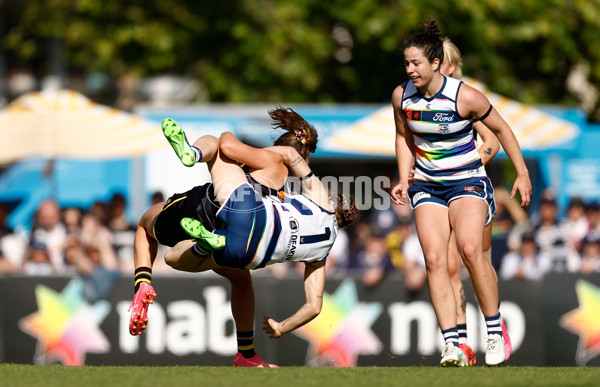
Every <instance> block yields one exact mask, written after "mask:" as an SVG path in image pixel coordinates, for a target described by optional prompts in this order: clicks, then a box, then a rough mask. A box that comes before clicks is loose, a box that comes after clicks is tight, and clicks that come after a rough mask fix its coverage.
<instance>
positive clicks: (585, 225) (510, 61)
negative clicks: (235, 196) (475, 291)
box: [0, 0, 600, 365]
mask: <svg viewBox="0 0 600 387" xmlns="http://www.w3.org/2000/svg"><path fill="white" fill-rule="evenodd" d="M429 19H437V20H438V22H439V25H440V29H441V31H442V33H443V34H445V35H446V36H448V37H450V38H451V39H452V41H453V42H454V43H455V44H456V45H457V46H458V47H459V49H460V50H461V53H462V61H463V74H464V75H465V76H466V77H467V78H465V81H466V82H467V83H469V84H472V85H474V86H475V87H478V88H479V89H480V90H482V91H484V92H485V94H486V95H487V96H488V98H490V100H491V101H492V103H493V104H494V106H495V107H496V108H497V109H498V110H499V111H500V113H501V114H502V115H503V116H504V118H505V119H506V120H507V121H508V122H509V123H510V124H511V127H512V128H513V130H514V131H515V133H516V135H517V138H518V139H519V142H520V144H521V146H522V149H523V153H524V155H525V158H526V161H527V164H528V167H529V171H530V174H531V177H532V182H533V184H534V198H533V202H532V205H531V206H530V207H529V208H528V209H526V210H523V209H521V208H520V207H519V206H518V205H517V206H515V203H516V202H515V200H512V201H511V200H510V198H509V197H508V193H509V192H510V190H511V189H512V182H513V181H514V178H515V173H514V168H513V167H512V164H511V163H510V160H508V159H507V157H506V155H505V154H504V153H503V151H500V153H499V154H498V156H497V157H496V158H494V160H492V161H491V163H490V164H488V166H487V168H486V169H487V170H488V174H489V175H490V177H491V179H492V182H493V183H494V186H495V190H496V201H497V206H498V213H497V215H496V217H495V219H494V229H493V230H494V231H493V232H494V238H493V245H492V246H493V247H492V259H493V265H494V267H495V268H496V269H497V271H498V273H499V276H500V278H501V280H502V281H526V282H527V283H529V284H531V286H534V287H536V289H538V288H540V289H541V287H542V286H543V285H542V282H543V281H544V278H548V276H554V275H556V274H561V275H564V277H563V278H569V280H568V281H567V282H568V286H571V285H572V283H574V282H573V281H576V280H577V279H584V280H586V281H591V283H595V284H596V285H598V286H600V285H599V284H600V282H599V281H598V274H597V273H600V237H599V236H598V235H599V234H598V233H599V232H600V216H599V207H600V206H599V203H600V153H599V152H598V149H597V145H596V144H598V143H600V90H599V89H600V43H599V40H598V36H599V32H598V31H600V1H598V0H586V1H562V0H548V1H545V2H543V3H540V2H539V1H534V0H500V1H499V0H480V1H477V2H472V1H468V0H453V1H438V0H403V1H385V2H381V1H374V0H354V1H346V0H332V1H326V2H324V1H317V0H298V1H294V2H282V1H272V0H235V1H221V2H212V1H211V2H199V1H192V0H170V1H168V2H165V1H154V0H126V1H124V0H102V1H100V0H77V1H67V0H22V1H9V0H0V39H1V41H2V45H1V46H0V108H1V110H0V227H1V228H0V279H2V278H5V279H6V278H22V277H30V276H32V277H34V278H36V280H35V281H34V282H33V283H45V282H44V279H47V278H53V277H59V278H63V279H64V280H65V281H66V280H68V279H69V278H71V277H74V276H75V277H76V276H80V277H82V278H84V279H86V278H87V279H88V282H86V283H87V284H88V285H89V284H90V283H95V282H94V279H95V278H96V277H94V276H95V275H98V276H100V277H99V278H102V281H103V282H104V283H105V285H106V286H101V287H98V286H97V284H96V285H89V286H92V288H89V286H88V288H89V289H91V290H88V293H86V294H87V295H88V296H87V297H88V301H89V302H93V301H95V300H97V299H102V298H105V297H117V296H115V295H114V292H113V293H111V291H113V290H114V286H115V285H114V284H116V283H117V284H118V283H120V282H119V281H124V282H126V283H129V282H130V281H131V279H132V278H133V237H134V234H135V227H136V225H137V222H138V220H139V217H140V216H141V214H142V213H143V212H144V211H145V210H146V209H147V208H149V206H150V205H151V204H152V203H153V202H157V201H161V200H164V199H165V198H168V197H169V196H170V195H172V194H173V193H175V192H182V191H185V190H187V189H189V188H191V187H193V186H194V185H198V184H200V183H203V182H205V181H208V179H209V175H208V173H207V171H206V169H205V167H203V166H196V167H195V168H192V169H185V168H182V167H181V165H180V164H179V162H178V160H176V159H175V158H174V157H173V155H172V150H171V149H170V148H169V147H168V144H167V143H166V141H165V140H164V138H162V133H161V132H160V121H161V120H162V119H163V118H165V117H172V118H174V119H176V120H178V121H179V122H180V123H181V124H182V126H183V127H184V129H186V131H187V132H188V138H194V137H197V136H200V135H202V134H207V133H210V134H214V135H217V136H218V135H219V133H221V132H223V131H225V130H229V131H232V132H234V134H236V136H238V137H239V138H240V139H242V140H243V141H245V142H247V143H250V144H252V145H256V146H266V145H269V144H270V143H271V142H272V140H273V139H274V138H275V137H276V133H275V131H274V130H273V129H272V128H271V127H270V121H269V118H268V114H267V112H268V110H269V109H272V108H274V107H276V106H278V105H282V106H286V107H293V108H294V109H295V110H296V111H298V112H299V113H300V114H302V115H303V116H304V117H305V118H306V119H307V120H308V121H309V122H310V123H312V124H313V125H314V126H315V127H316V128H317V130H318V131H319V144H318V149H317V152H316V153H315V155H314V156H313V158H312V159H311V166H312V168H313V170H314V171H315V173H316V174H317V175H319V176H321V177H324V176H335V177H340V176H347V177H350V178H351V181H352V182H353V181H354V180H355V179H356V178H357V177H359V176H368V177H371V178H376V177H385V178H387V179H389V181H391V182H392V183H391V184H393V181H394V179H395V178H396V173H397V170H396V169H397V167H396V161H395V156H394V149H393V138H394V126H393V117H392V115H391V110H390V97H391V94H392V91H393V90H394V88H395V87H396V86H397V85H399V84H400V83H402V82H404V81H406V80H407V77H406V73H405V69H404V59H403V55H402V45H403V40H404V38H405V37H407V36H408V35H410V34H414V33H417V32H421V31H422V30H423V23H424V22H426V21H428V20H429ZM351 187H352V189H353V190H354V192H355V193H356V192H358V191H361V190H362V192H363V194H364V195H363V196H364V197H367V198H370V199H367V202H366V203H364V204H365V210H364V211H363V212H362V214H361V218H360V221H359V222H358V223H357V224H356V225H355V226H354V227H352V228H350V229H348V230H347V231H345V232H342V233H341V234H340V237H339V238H338V241H337V242H336V246H335V247H334V250H332V254H331V256H330V257H329V259H328V271H329V275H330V276H331V277H333V278H334V279H335V278H337V279H339V280H340V281H341V280H342V279H343V278H347V277H349V278H354V279H355V281H356V283H357V286H359V287H361V289H362V290H361V292H362V291H368V289H375V288H376V287H377V286H379V285H380V284H386V283H387V282H386V281H394V282H393V284H395V285H394V286H397V288H398V289H401V291H402V294H404V291H405V290H406V291H407V293H406V294H408V295H410V297H413V295H414V294H420V293H419V292H421V290H422V289H423V286H424V284H425V278H424V276H423V273H424V267H423V262H422V256H421V255H420V254H421V253H420V247H419V245H418V243H415V238H416V236H415V232H414V227H413V220H412V212H411V211H410V209H407V208H400V207H398V206H394V205H392V204H389V205H387V207H386V208H383V209H381V208H379V209H373V207H372V206H371V204H372V203H371V202H370V200H371V199H373V200H374V199H378V198H380V196H377V195H376V194H373V192H374V187H370V186H366V187H365V186H364V185H358V184H354V183H352V184H351ZM383 188H389V186H388V187H383ZM517 203H518V201H517ZM162 253H164V252H161V254H162ZM503 263H504V265H503ZM275 266H282V267H273V268H272V269H268V270H264V272H263V271H261V272H260V273H257V274H256V275H258V276H261V277H263V278H265V279H268V280H269V281H271V280H281V281H285V280H287V279H294V280H296V281H297V279H298V278H301V274H299V271H298V270H296V268H294V267H291V266H290V267H287V266H285V265H275ZM95 273H96V274H95ZM98 273H100V274H98ZM107 273H108V274H107ZM155 273H158V274H159V275H161V274H162V275H164V276H174V275H179V276H184V275H183V274H181V273H177V272H175V271H174V270H172V269H170V268H168V267H166V266H165V265H164V262H163V261H162V256H161V255H160V254H159V258H158V259H157V262H156V267H155ZM594 273H596V274H594ZM594 275H595V276H594ZM464 276H465V279H466V278H467V276H468V274H467V273H466V272H465V273H464ZM594 279H595V280H594ZM128 281H129V282H128ZM257 282H258V281H257ZM28 283H31V282H28ZM153 283H154V282H153ZM507 283H509V282H507ZM386 286H392V285H386ZM507 286H508V285H507ZM570 289H571V292H572V293H573V289H572V286H571V287H570ZM157 291H158V287H157ZM425 292H426V289H425ZM159 293H160V291H159ZM573 294H574V293H573ZM118 297H121V296H118ZM127 297H128V295H127V296H123V297H122V298H127ZM399 297H400V296H399ZM402 297H404V296H402ZM406 297H409V296H406ZM410 297H409V300H410V299H412V298H410ZM572 301H573V302H575V296H574V295H573V296H572ZM32 302H33V301H32ZM569 305H570V304H569ZM571 306H572V307H573V308H574V307H576V306H577V303H576V302H575V304H574V305H571ZM565 308H566V309H567V310H568V307H565ZM257 309H258V308H257ZM257 313H260V312H257ZM597 313H599V316H600V309H599V310H598V311H597ZM16 319H17V318H16ZM17 320H18V319H17ZM15 321H16V320H15ZM597 321H600V317H599V318H598V320H597ZM7 324H8V323H6V322H5V323H4V325H5V326H6V325H7ZM0 325H2V324H0ZM553 332H554V331H553ZM563 335H566V336H567V337H570V336H572V338H574V339H575V344H573V347H574V348H575V347H576V341H577V340H576V336H575V335H573V334H571V333H566V331H565V330H564V329H563ZM25 337H26V336H25ZM111 340H112V339H111ZM540 341H542V340H541V339H540ZM0 344H1V339H0ZM269 348H271V351H275V350H274V349H272V347H269ZM414 350H415V351H416V349H414ZM4 352H5V354H4V356H5V359H9V360H10V357H9V356H8V355H6V352H7V350H5V351H4ZM281 352H282V353H283V352H284V351H281ZM272 353H274V352H272ZM413 355H414V353H413ZM24 356H26V355H24ZM539 356H540V357H539V359H538V358H536V360H535V361H534V363H536V364H548V358H546V357H544V358H542V357H543V356H542V355H539ZM573 356H574V355H573ZM414 358H415V359H419V356H418V355H415V357H414ZM583 358H584V359H586V360H585V361H583V360H581V358H580V359H579V360H578V363H577V364H579V365H581V364H583V363H585V362H586V361H588V360H589V356H588V358H585V356H584V357H583ZM2 359H3V358H2V351H0V361H1V360H2ZM300 359H302V357H300ZM571 360H573V359H571ZM124 361H125V362H127V361H131V360H124ZM415 361H419V360H415ZM573 361H574V360H573ZM174 362H177V359H175V360H174ZM523 362H524V364H527V362H526V360H525V358H524V360H523ZM561 362H562V363H561ZM551 363H552V362H551ZM565 363H568V361H567V360H555V361H554V362H553V363H552V364H565Z"/></svg>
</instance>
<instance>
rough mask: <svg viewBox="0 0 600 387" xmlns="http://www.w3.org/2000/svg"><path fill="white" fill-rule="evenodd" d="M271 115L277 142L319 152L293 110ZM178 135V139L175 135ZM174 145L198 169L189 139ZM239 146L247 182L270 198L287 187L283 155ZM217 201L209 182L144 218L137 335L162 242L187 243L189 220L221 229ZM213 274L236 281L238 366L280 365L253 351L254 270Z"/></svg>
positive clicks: (138, 240) (134, 318)
mask: <svg viewBox="0 0 600 387" xmlns="http://www.w3.org/2000/svg"><path fill="white" fill-rule="evenodd" d="M269 115H270V116H271V118H272V119H273V120H274V124H273V125H274V126H275V127H277V128H281V129H284V130H285V133H284V134H282V135H281V136H280V137H279V138H278V139H277V140H276V141H275V144H280V145H287V146H292V147H295V148H296V149H297V150H298V153H299V154H301V155H302V156H303V157H305V158H306V159H307V160H308V158H309V155H310V153H312V152H314V151H315V150H316V145H317V139H318V134H317V132H316V130H315V129H314V128H313V127H312V126H311V125H309V124H308V123H307V122H306V121H304V119H302V117H301V116H300V115H299V114H297V113H296V112H294V111H293V110H292V109H284V108H277V109H275V110H272V111H270V112H269ZM177 128H178V125H177V124H176V123H175V122H174V121H172V120H170V119H166V120H164V121H163V131H164V132H165V135H167V137H168V138H169V136H172V135H173V131H175V134H177V133H180V135H181V136H182V139H184V137H183V136H185V135H184V134H183V131H181V130H180V128H179V130H178V129H177ZM173 137H174V138H176V135H175V136H173ZM236 141H237V140H236ZM171 143H172V145H173V147H174V150H175V152H176V153H177V155H178V156H179V158H180V160H181V161H182V163H183V164H184V165H187V166H193V165H194V164H195V155H196V152H197V151H196V150H195V149H194V148H193V147H190V146H189V144H188V143H187V141H175V143H173V142H171ZM236 145H237V146H231V147H230V148H231V149H232V150H233V151H235V152H237V153H238V154H237V155H232V157H236V158H237V159H238V160H243V162H245V163H246V167H247V169H248V172H249V173H248V178H249V179H253V181H254V183H255V186H256V187H259V188H261V189H262V191H264V192H265V194H273V191H275V190H274V188H279V187H281V185H283V182H284V181H285V177H286V176H287V169H285V167H283V169H282V168H281V167H282V165H281V162H280V160H281V157H280V156H277V155H273V153H272V152H266V151H264V152H261V150H257V151H255V152H254V153H253V155H252V158H248V157H246V156H247V154H246V153H244V152H243V151H244V150H245V148H244V147H245V145H244V144H242V143H240V142H239V141H238V142H237V143H236ZM253 149H254V148H253ZM240 150H241V152H240ZM275 156H276V157H275ZM263 183H264V184H263ZM275 194H276V192H275ZM214 198H215V194H214V190H213V186H212V184H210V183H207V184H205V185H202V186H198V187H194V188H193V189H191V190H190V191H187V192H185V193H182V194H175V195H173V196H172V197H170V198H169V199H168V200H167V202H161V203H157V204H155V205H154V206H152V207H151V208H150V209H149V210H148V211H146V213H145V214H144V215H143V216H142V218H141V219H140V222H139V225H138V228H137V232H136V237H135V250H134V253H135V254H134V256H135V258H134V260H135V292H136V294H135V298H134V301H133V303H132V309H133V311H132V314H131V321H130V333H131V334H132V335H139V334H141V333H142V332H143V330H144V329H145V327H146V324H147V322H148V318H147V310H148V307H149V305H150V304H151V303H152V301H153V298H154V297H155V295H156V294H155V292H154V289H153V288H152V286H151V285H150V282H151V275H152V266H153V263H154V260H155V259H156V254H157V249H158V243H161V244H163V245H166V246H170V247H172V246H175V245H176V244H177V243H178V242H180V241H182V240H185V239H189V236H188V235H187V234H186V233H185V232H184V231H183V230H182V229H181V228H180V225H179V223H180V221H181V219H183V218H184V217H192V218H196V219H199V220H201V221H202V222H203V223H204V224H205V225H206V226H207V227H212V228H214V227H216V210H217V209H218V206H219V205H218V203H217V202H216V201H215V199H214ZM167 263H168V264H169V265H170V266H171V267H173V268H175V269H177V270H182V271H189V272H196V271H198V269H197V265H198V260H197V259H193V260H187V261H186V260H173V259H172V260H167ZM214 271H215V272H216V273H218V274H219V275H221V276H224V277H225V278H227V279H228V280H229V281H230V283H231V308H232V314H233V317H234V320H235V325H236V330H237V331H236V333H237V341H238V353H237V354H236V357H235V360H234V365H235V366H246V367H275V366H274V365H273V364H269V363H267V362H266V361H264V360H262V359H261V358H260V357H259V356H258V355H257V354H256V353H255V351H254V345H253V339H254V289H253V286H252V278H251V276H250V272H249V271H248V270H243V271H241V270H233V269H228V268H217V269H215V270H214Z"/></svg>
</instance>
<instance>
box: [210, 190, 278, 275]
mask: <svg viewBox="0 0 600 387" xmlns="http://www.w3.org/2000/svg"><path fill="white" fill-rule="evenodd" d="M217 218H218V219H219V220H221V221H223V222H224V223H225V228H224V229H220V230H216V231H215V233H217V234H221V235H225V237H226V242H225V248H224V249H223V250H218V251H215V252H214V253H213V260H214V261H215V263H216V264H217V265H219V266H225V267H231V268H237V269H244V268H245V267H246V265H248V264H249V263H250V262H252V260H253V259H254V255H255V254H256V250H257V249H258V245H259V243H260V240H261V238H262V236H263V233H264V230H265V225H266V221H267V219H266V218H267V211H266V209H265V205H264V203H263V199H262V197H261V196H260V194H259V193H257V192H256V191H255V190H254V188H253V187H252V186H251V185H250V184H247V183H243V184H240V185H239V186H238V187H237V188H236V189H235V190H234V191H233V192H232V193H231V195H229V199H227V202H226V203H225V204H224V205H223V206H221V208H220V209H219V211H218V212H217Z"/></svg>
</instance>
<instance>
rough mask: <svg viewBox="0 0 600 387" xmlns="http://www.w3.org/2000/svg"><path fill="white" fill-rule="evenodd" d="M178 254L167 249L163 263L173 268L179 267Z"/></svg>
mask: <svg viewBox="0 0 600 387" xmlns="http://www.w3.org/2000/svg"><path fill="white" fill-rule="evenodd" d="M177 258H178V256H177V255H176V254H174V253H172V252H171V250H167V252H166V253H165V263H166V264H167V265H169V266H171V267H172V268H173V269H176V270H177V269H179V259H177Z"/></svg>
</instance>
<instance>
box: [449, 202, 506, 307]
mask: <svg viewBox="0 0 600 387" xmlns="http://www.w3.org/2000/svg"><path fill="white" fill-rule="evenodd" d="M486 213H487V206H486V203H485V202H484V201H483V200H480V199H477V198H470V197H463V198H460V199H456V200H453V201H452V202H450V222H451V224H452V228H453V230H454V231H455V233H456V242H457V243H456V244H457V246H458V250H459V251H460V253H461V256H462V257H463V260H464V262H465V266H466V267H467V269H468V270H469V274H470V276H471V281H472V282H473V288H474V290H475V294H476V295H477V300H478V301H479V306H480V307H481V311H482V312H483V314H484V316H495V315H496V314H498V284H497V283H496V274H495V272H494V268H493V267H492V265H491V264H490V262H489V261H488V260H486V259H485V258H484V257H483V229H484V224H485V216H486Z"/></svg>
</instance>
